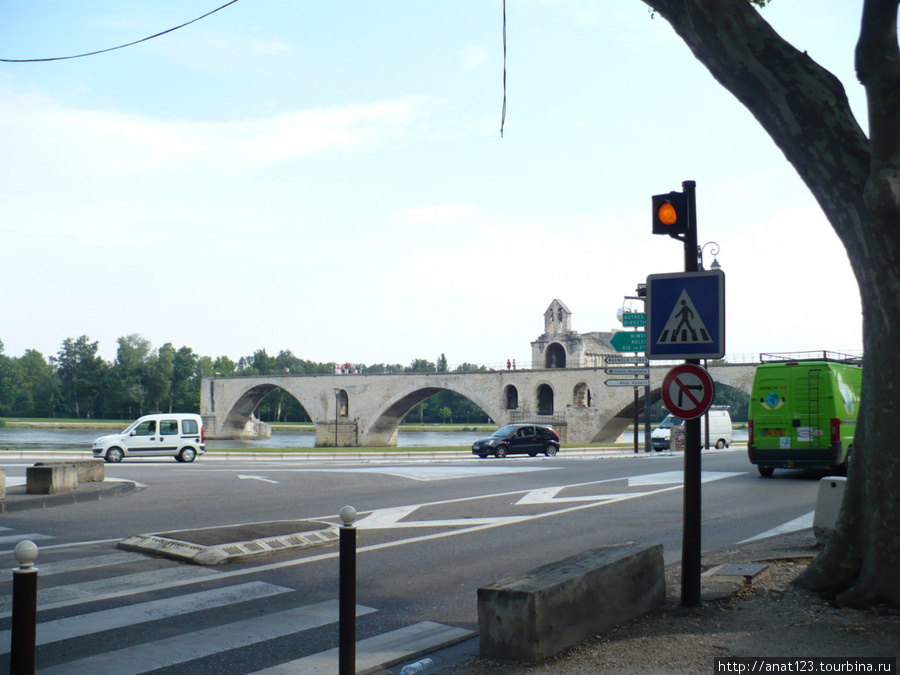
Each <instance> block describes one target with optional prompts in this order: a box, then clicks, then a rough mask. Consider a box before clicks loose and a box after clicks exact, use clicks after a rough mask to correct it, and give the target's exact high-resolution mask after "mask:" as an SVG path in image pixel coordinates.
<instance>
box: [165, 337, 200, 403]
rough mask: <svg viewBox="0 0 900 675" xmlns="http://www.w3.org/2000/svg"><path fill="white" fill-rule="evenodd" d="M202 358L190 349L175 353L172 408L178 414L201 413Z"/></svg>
mask: <svg viewBox="0 0 900 675" xmlns="http://www.w3.org/2000/svg"><path fill="white" fill-rule="evenodd" d="M202 380H203V372H202V370H201V367H200V358H199V357H198V356H197V355H196V354H195V353H194V350H193V349H191V348H190V347H182V348H181V349H179V350H178V351H177V352H176V353H175V359H174V361H173V363H172V406H173V411H177V412H200V383H201V382H202Z"/></svg>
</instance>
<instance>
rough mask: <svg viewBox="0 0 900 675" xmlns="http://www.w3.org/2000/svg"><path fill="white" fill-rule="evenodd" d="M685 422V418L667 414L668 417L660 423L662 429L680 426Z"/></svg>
mask: <svg viewBox="0 0 900 675" xmlns="http://www.w3.org/2000/svg"><path fill="white" fill-rule="evenodd" d="M682 424H684V420H683V419H681V418H680V417H675V415H666V418H665V419H664V420H663V421H662V422H660V423H659V428H660V429H671V428H672V427H680V426H681V425H682Z"/></svg>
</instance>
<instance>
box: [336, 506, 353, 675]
mask: <svg viewBox="0 0 900 675" xmlns="http://www.w3.org/2000/svg"><path fill="white" fill-rule="evenodd" d="M340 516H341V522H342V523H343V525H342V526H341V532H340V550H339V559H340V563H339V567H340V570H339V573H340V598H339V600H338V624H339V631H340V637H339V643H338V675H355V673H356V528H355V527H354V526H353V521H355V520H356V509H354V508H353V507H352V506H345V507H344V508H342V509H341V513H340Z"/></svg>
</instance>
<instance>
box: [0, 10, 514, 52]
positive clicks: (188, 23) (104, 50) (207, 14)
mask: <svg viewBox="0 0 900 675" xmlns="http://www.w3.org/2000/svg"><path fill="white" fill-rule="evenodd" d="M237 1H238V0H231V2H226V3H225V4H224V5H222V6H221V7H217V8H216V9H214V10H212V11H211V12H207V13H206V14H204V15H203V16H198V17H197V18H196V19H192V20H191V21H188V22H187V23H183V24H181V25H180V26H175V27H174V28H170V29H169V30H164V31H163V32H161V33H157V34H156V35H151V36H150V37H145V38H141V39H140V40H135V41H134V42H129V43H128V44H124V45H119V46H118V47H110V48H108V49H100V50H98V51H96V52H87V53H86V54H75V55H73V56H54V57H52V58H47V59H0V61H2V62H4V63H37V62H40V61H64V60H66V59H80V58H81V57H83V56H94V55H95V54H103V53H105V52H112V51H115V50H116V49H124V48H125V47H131V46H132V45H136V44H139V43H141V42H146V41H147V40H152V39H153V38H158V37H159V36H161V35H165V34H166V33H171V32H172V31H176V30H178V29H179V28H184V27H185V26H190V25H191V24H192V23H196V22H197V21H200V19H205V18H206V17H208V16H209V15H210V14H215V13H216V12H218V11H219V10H222V9H225V8H226V7H228V5H233V4H234V3H236V2H237ZM505 1H506V0H504V2H505Z"/></svg>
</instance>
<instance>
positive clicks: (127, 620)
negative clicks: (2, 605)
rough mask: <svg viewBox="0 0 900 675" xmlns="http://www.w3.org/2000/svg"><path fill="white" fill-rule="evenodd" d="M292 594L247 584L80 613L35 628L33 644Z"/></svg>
mask: <svg viewBox="0 0 900 675" xmlns="http://www.w3.org/2000/svg"><path fill="white" fill-rule="evenodd" d="M292 591H293V589H291V588H285V587H284V586H276V585H275V584H268V583H265V582H263V581H248V582H247V583H243V584H237V585H235V586H226V587H225V588H216V589H213V590H209V591H199V592H197V593H189V594H187V595H179V596H176V597H173V598H165V599H162V600H153V601H151V602H144V603H140V604H136V605H129V606H127V607H117V608H116V609H108V610H103V611H99V612H92V613H90V614H79V615H78V616H71V617H68V618H65V619H57V620H55V621H45V622H42V623H39V624H38V625H37V640H36V644H38V645H45V644H50V643H52V642H59V641H60V640H69V639H71V638H75V637H83V636H85V635H91V634H93V633H101V632H103V631H105V630H113V629H116V628H125V627H128V626H133V625H136V624H140V623H145V622H147V621H156V620H157V619H167V618H171V617H173V616H179V615H182V614H189V613H191V612H199V611H202V610H204V609H213V608H216V607H224V606H226V605H231V604H235V603H238V602H246V601H248V600H259V599H262V598H267V597H271V596H273V595H279V594H281V593H290V592H292ZM10 633H11V632H10V631H8V630H5V631H0V654H5V653H6V652H8V651H9V649H10V637H11V636H10Z"/></svg>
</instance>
